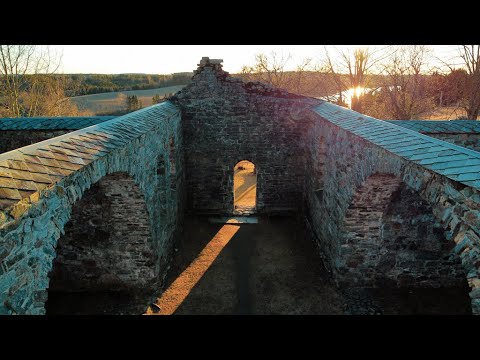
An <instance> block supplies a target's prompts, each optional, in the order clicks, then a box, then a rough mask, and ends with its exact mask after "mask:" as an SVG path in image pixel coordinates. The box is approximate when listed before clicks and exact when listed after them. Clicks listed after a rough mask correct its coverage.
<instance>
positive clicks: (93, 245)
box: [45, 172, 156, 315]
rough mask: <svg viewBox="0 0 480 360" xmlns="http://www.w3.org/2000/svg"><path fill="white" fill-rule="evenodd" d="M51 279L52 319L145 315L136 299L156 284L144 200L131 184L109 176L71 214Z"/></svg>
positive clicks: (119, 175)
mask: <svg viewBox="0 0 480 360" xmlns="http://www.w3.org/2000/svg"><path fill="white" fill-rule="evenodd" d="M56 254H57V256H56V258H55V260H54V262H53V268H52V271H51V273H50V274H49V277H50V282H49V288H48V300H47V303H46V306H45V308H46V312H47V315H49V314H52V315H54V314H105V313H106V314H123V313H141V311H142V310H141V309H140V308H139V309H138V310H137V309H133V308H132V306H133V307H134V306H136V301H135V298H136V297H138V296H142V297H144V293H147V292H149V291H150V289H151V287H153V286H154V284H155V281H156V271H155V263H156V256H155V254H154V251H153V247H152V234H151V229H150V221H149V217H148V211H147V207H146V204H145V199H144V197H143V194H142V192H141V190H140V188H139V187H138V185H137V184H136V183H135V181H134V180H133V178H132V177H131V176H130V175H129V174H127V173H123V172H118V173H114V174H110V175H107V176H105V177H104V178H102V179H101V180H100V181H99V182H97V183H96V184H94V185H92V187H91V188H90V189H89V190H87V191H86V192H85V194H84V196H83V197H82V198H81V199H80V200H78V201H77V202H76V203H75V204H74V205H73V208H72V214H71V218H70V221H69V222H68V223H67V224H66V225H65V233H64V234H63V236H62V237H60V239H59V240H58V243H57V247H56Z"/></svg>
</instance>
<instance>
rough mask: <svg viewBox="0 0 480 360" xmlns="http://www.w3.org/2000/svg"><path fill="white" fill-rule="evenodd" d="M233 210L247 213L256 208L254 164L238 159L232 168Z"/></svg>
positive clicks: (240, 213) (238, 212)
mask: <svg viewBox="0 0 480 360" xmlns="http://www.w3.org/2000/svg"><path fill="white" fill-rule="evenodd" d="M233 204H234V205H233V212H234V214H239V215H248V214H252V213H254V212H255V210H256V208H257V171H256V167H255V164H254V163H252V162H250V161H248V160H242V161H239V162H238V163H237V164H236V165H235V167H234V169H233Z"/></svg>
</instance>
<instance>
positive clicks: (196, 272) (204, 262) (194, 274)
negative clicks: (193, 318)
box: [147, 225, 240, 315]
mask: <svg viewBox="0 0 480 360" xmlns="http://www.w3.org/2000/svg"><path fill="white" fill-rule="evenodd" d="M239 229H240V227H239V226H237V225H224V226H223V227H222V228H221V229H220V231H219V232H218V233H217V234H216V235H215V236H214V238H213V239H212V240H211V241H210V242H209V243H208V245H207V246H205V248H204V249H203V250H202V252H201V253H200V254H199V255H198V257H197V258H196V259H195V260H194V261H193V262H192V264H191V265H190V266H189V267H188V268H186V269H185V271H184V272H183V273H182V274H181V275H180V276H179V277H178V278H177V279H176V280H175V281H174V282H173V284H172V285H170V287H169V288H168V289H167V290H166V291H165V292H164V293H163V295H162V297H161V298H159V299H158V301H157V302H156V305H157V306H158V308H160V311H159V312H158V313H156V315H171V314H173V313H174V312H175V310H177V308H178V307H179V306H180V304H181V303H182V302H183V301H184V300H185V298H186V297H187V296H188V294H189V293H190V291H191V290H192V289H193V287H194V286H195V285H196V284H197V282H198V281H199V280H200V279H201V278H202V276H203V275H204V274H205V272H206V271H207V270H208V268H209V267H210V266H211V265H212V263H213V262H214V261H215V259H216V258H217V256H218V254H220V252H221V251H222V249H223V248H224V247H225V246H226V245H227V244H228V242H229V241H230V240H231V239H232V237H233V235H235V233H236V232H237V231H238V230H239ZM147 314H149V315H152V314H153V312H152V310H151V309H148V311H147Z"/></svg>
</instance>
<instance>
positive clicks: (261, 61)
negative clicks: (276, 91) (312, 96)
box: [240, 51, 313, 94]
mask: <svg viewBox="0 0 480 360" xmlns="http://www.w3.org/2000/svg"><path fill="white" fill-rule="evenodd" d="M291 61H292V56H291V54H288V55H284V54H283V53H281V54H278V53H276V52H274V51H273V52H271V53H270V55H265V54H256V55H255V63H254V65H253V66H243V67H242V70H241V73H240V76H241V77H242V79H243V80H245V81H261V82H264V83H267V84H270V85H271V86H273V87H277V88H282V89H285V90H288V91H289V92H293V93H295V94H305V93H308V92H309V91H311V90H312V89H313V86H310V87H309V86H308V84H309V82H308V81H307V80H308V79H307V73H308V72H309V69H310V67H311V61H312V60H311V59H309V58H306V59H303V60H302V61H301V62H300V63H299V64H297V65H296V69H295V71H287V70H286V66H287V64H288V63H289V62H291Z"/></svg>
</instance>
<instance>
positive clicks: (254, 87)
mask: <svg viewBox="0 0 480 360" xmlns="http://www.w3.org/2000/svg"><path fill="white" fill-rule="evenodd" d="M174 101H175V102H176V103H177V104H178V105H179V106H180V107H181V109H182V119H183V132H184V141H185V165H186V187H187V195H188V199H187V204H188V208H189V210H192V211H196V212H210V213H224V214H231V213H232V211H233V168H234V166H235V165H236V164H237V162H239V161H240V160H249V161H251V162H253V163H254V164H255V166H256V171H257V210H258V212H260V213H272V212H283V211H291V210H296V209H299V208H301V206H302V198H303V185H304V179H305V170H306V168H305V165H306V157H305V150H306V149H305V141H304V139H305V137H306V134H307V133H308V130H309V124H310V120H309V119H307V118H305V117H304V116H303V115H302V112H303V111H304V110H305V109H306V108H307V107H310V106H313V105H312V104H314V103H317V102H318V101H315V100H314V99H306V98H303V97H299V96H295V95H292V94H288V93H287V92H284V91H281V90H278V89H274V88H269V87H267V86H265V85H263V84H259V83H243V82H242V81H240V80H239V79H235V78H231V77H229V76H228V73H226V72H224V71H223V70H222V69H221V65H216V64H208V63H207V64H206V65H205V64H203V65H201V66H200V67H199V70H198V71H197V72H196V75H194V78H193V81H192V84H190V85H189V86H187V87H185V88H184V89H183V90H182V91H181V92H180V93H178V94H177V95H176V96H175V98H174Z"/></svg>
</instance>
